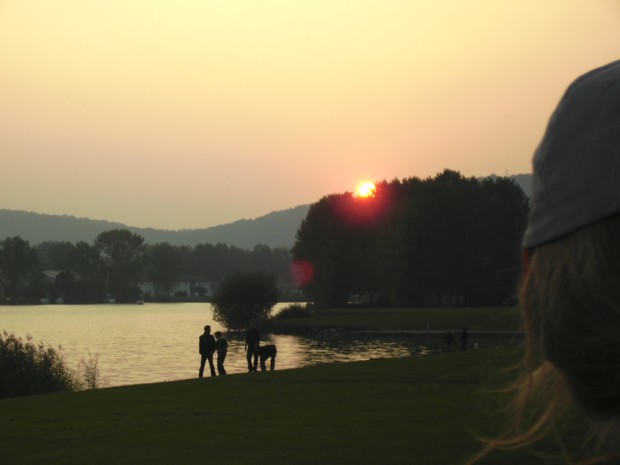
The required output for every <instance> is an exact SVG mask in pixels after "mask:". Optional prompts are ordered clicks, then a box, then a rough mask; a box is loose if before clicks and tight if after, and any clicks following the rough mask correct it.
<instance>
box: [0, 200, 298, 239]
mask: <svg viewBox="0 0 620 465" xmlns="http://www.w3.org/2000/svg"><path fill="white" fill-rule="evenodd" d="M309 208H310V205H298V206H296V207H293V208H289V209H285V210H278V211H274V212H271V213H268V214H266V215H263V216H260V217H257V218H255V219H241V220H237V221H234V222H232V223H228V224H223V225H218V226H211V227H208V228H200V229H179V230H169V229H156V228H143V227H137V226H128V225H126V224H123V223H119V222H112V221H107V220H92V219H89V218H78V217H75V216H71V215H50V214H47V213H35V212H28V211H24V210H9V209H0V240H3V239H6V238H7V237H12V236H20V237H21V238H22V239H24V240H27V241H29V242H30V243H31V244H32V245H36V244H39V243H41V242H45V241H67V242H79V241H85V242H88V243H91V242H92V241H94V239H95V238H96V237H97V235H98V234H100V233H102V232H104V231H109V230H111V229H127V230H129V231H131V232H133V233H136V234H139V235H141V236H142V237H144V240H145V242H146V243H147V244H156V243H159V242H168V243H169V244H171V245H186V246H195V245H198V244H203V243H211V244H216V243H218V242H222V243H225V244H228V245H232V246H235V247H239V248H243V249H252V248H254V247H255V246H256V245H258V244H262V245H267V246H269V247H271V248H275V247H287V248H290V247H292V246H293V242H294V241H295V235H296V233H297V228H299V225H300V224H301V222H302V220H303V219H304V218H305V217H306V213H307V212H308V209H309Z"/></svg>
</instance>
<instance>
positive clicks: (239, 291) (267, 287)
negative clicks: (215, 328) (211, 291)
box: [212, 271, 278, 329]
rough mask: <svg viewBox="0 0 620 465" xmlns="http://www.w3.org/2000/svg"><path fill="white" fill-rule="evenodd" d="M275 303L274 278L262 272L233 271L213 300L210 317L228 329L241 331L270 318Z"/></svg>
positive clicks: (275, 289) (276, 296)
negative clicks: (211, 315)
mask: <svg viewBox="0 0 620 465" xmlns="http://www.w3.org/2000/svg"><path fill="white" fill-rule="evenodd" d="M277 302H278V289H277V286H276V278H275V276H274V275H272V274H268V273H262V272H242V271H239V272H236V273H233V274H230V275H228V276H227V277H226V278H224V280H223V281H222V282H221V283H220V286H219V287H218V289H217V291H216V293H215V296H214V297H213V300H212V304H213V318H214V319H215V321H218V322H220V323H222V324H223V325H224V326H225V327H226V328H228V329H244V328H249V327H250V326H251V325H254V324H258V323H259V322H260V321H263V320H266V319H267V318H269V315H270V313H271V309H272V308H273V306H274V305H275V304H276V303H277Z"/></svg>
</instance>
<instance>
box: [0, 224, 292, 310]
mask: <svg viewBox="0 0 620 465" xmlns="http://www.w3.org/2000/svg"><path fill="white" fill-rule="evenodd" d="M290 265H291V255H290V252H289V251H288V249H286V248H274V249H271V248H270V247H268V246H265V245H257V246H256V247H254V249H253V250H244V249H240V248H237V247H234V246H229V245H225V244H221V243H218V244H216V245H212V244H200V245H196V246H193V247H189V246H173V245H170V244H168V243H160V244H154V245H146V244H145V243H144V238H143V237H142V236H140V235H138V234H135V233H132V232H130V231H128V230H125V229H115V230H111V231H106V232H103V233H101V234H99V235H98V236H97V237H96V239H95V240H94V242H93V243H86V242H77V243H72V242H64V241H48V242H43V243H40V244H38V245H36V246H31V245H30V244H29V242H28V241H25V240H23V239H22V238H21V237H19V236H14V237H11V238H8V239H5V240H3V241H0V301H4V302H5V303H38V302H40V300H41V299H49V300H50V301H51V302H56V301H58V299H62V301H63V302H65V303H98V302H102V301H105V300H106V299H108V298H114V300H115V301H116V302H136V301H137V300H138V299H140V298H143V297H144V296H143V295H142V292H141V290H140V288H139V287H138V284H139V283H142V282H145V281H148V282H152V283H153V284H154V287H155V293H154V295H153V296H152V297H153V298H156V299H159V300H165V299H166V298H168V297H169V296H170V295H171V292H172V290H173V289H174V286H175V283H177V282H179V281H186V280H187V281H196V282H209V283H217V282H218V281H220V280H221V279H222V278H224V277H225V276H227V275H229V274H230V273H232V272H235V271H247V272H256V271H262V272H267V273H270V274H274V275H275V276H276V277H277V279H278V282H279V284H280V285H282V286H290V285H292V283H291V278H290ZM51 270H54V272H53V273H52V272H51ZM198 291H199V292H201V293H202V294H203V296H204V294H206V291H207V290H206V289H198Z"/></svg>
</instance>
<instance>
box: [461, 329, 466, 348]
mask: <svg viewBox="0 0 620 465" xmlns="http://www.w3.org/2000/svg"><path fill="white" fill-rule="evenodd" d="M467 338H468V334H467V328H466V327H465V326H463V331H461V350H467Z"/></svg>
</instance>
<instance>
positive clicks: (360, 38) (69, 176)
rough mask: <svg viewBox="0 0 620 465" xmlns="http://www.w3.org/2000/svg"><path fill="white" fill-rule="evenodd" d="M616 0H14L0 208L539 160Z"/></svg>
mask: <svg viewBox="0 0 620 465" xmlns="http://www.w3.org/2000/svg"><path fill="white" fill-rule="evenodd" d="M619 49H620V4H619V3H618V1H615V0H597V1H596V2H594V1H592V0H544V1H543V0H356V1H345V0H295V1H292V0H201V1H198V0H175V1H169V0H106V1H101V0H0V160H1V162H2V165H1V166H2V170H1V171H0V208H10V209H20V210H29V211H36V212H41V213H53V214H69V215H75V216H80V217H88V218H93V219H107V220H111V221H120V222H123V223H126V224H128V225H132V226H152V227H157V228H168V229H179V228H199V227H207V226H212V225H216V224H223V223H228V222H231V221H235V220H237V219H241V218H255V217H257V216H261V215H264V214H266V213H269V212H271V211H274V210H280V209H285V208H289V207H293V206H296V205H299V204H303V203H311V202H315V201H317V200H318V199H319V198H320V197H322V196H323V195H326V194H330V193H337V192H344V191H351V190H353V189H354V188H355V187H356V185H357V184H358V182H359V181H361V180H362V179H364V180H365V179H370V180H374V181H379V180H382V179H393V178H405V177H410V176H420V177H426V176H431V175H434V174H435V173H437V172H439V171H441V170H443V169H444V168H451V169H456V170H459V171H461V172H462V173H463V174H465V175H468V176H484V175H489V174H492V173H497V174H517V173H523V172H529V170H530V159H531V154H532V152H533V150H534V148H535V146H536V144H537V143H538V140H539V138H540V136H541V134H542V132H543V130H544V126H545V124H546V121H547V119H548V117H549V114H550V112H551V111H552V109H553V107H554V106H555V104H556V103H557V101H558V99H559V98H560V96H561V94H562V92H563V91H564V89H565V88H566V86H567V85H568V84H569V82H570V81H571V80H572V79H573V78H574V77H575V76H576V75H577V74H579V73H581V72H583V71H586V70H587V69H589V68H592V67H594V66H597V65H600V64H603V63H606V62H608V61H611V60H614V59H616V58H620V53H618V52H619Z"/></svg>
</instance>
